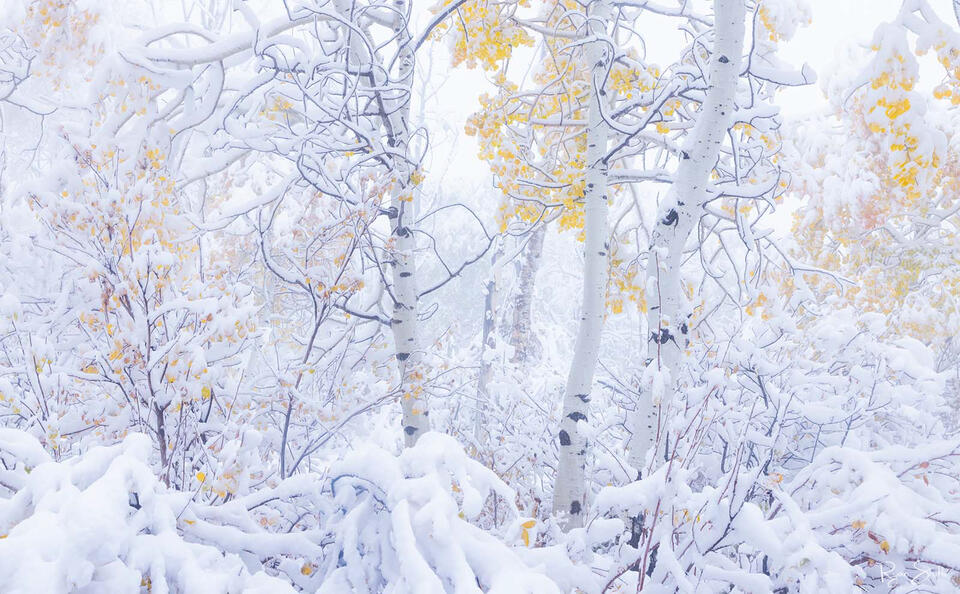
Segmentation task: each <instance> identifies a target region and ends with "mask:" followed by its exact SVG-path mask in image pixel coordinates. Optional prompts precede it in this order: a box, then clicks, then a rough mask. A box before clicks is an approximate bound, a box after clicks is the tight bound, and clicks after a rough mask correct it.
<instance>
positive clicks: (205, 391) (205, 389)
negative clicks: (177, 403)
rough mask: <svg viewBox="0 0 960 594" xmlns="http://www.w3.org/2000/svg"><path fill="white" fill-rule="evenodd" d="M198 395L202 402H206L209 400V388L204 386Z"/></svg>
mask: <svg viewBox="0 0 960 594" xmlns="http://www.w3.org/2000/svg"><path fill="white" fill-rule="evenodd" d="M200 395H201V396H203V399H204V400H207V399H208V398H210V386H204V387H203V388H202V389H201V390H200Z"/></svg>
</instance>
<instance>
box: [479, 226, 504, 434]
mask: <svg viewBox="0 0 960 594" xmlns="http://www.w3.org/2000/svg"><path fill="white" fill-rule="evenodd" d="M502 257H503V241H502V240H500V241H499V242H498V245H497V249H496V251H495V252H494V253H493V257H492V258H491V260H490V276H489V277H488V278H487V282H486V284H485V285H484V296H483V329H482V331H481V332H482V335H481V336H482V339H481V342H480V375H479V377H478V378H477V409H476V412H475V413H474V424H473V433H474V435H473V436H474V439H476V440H477V442H478V443H479V442H480V434H481V432H482V431H483V428H484V426H485V425H486V423H487V422H488V419H487V414H488V411H489V408H490V404H491V403H490V392H489V390H488V389H487V385H488V384H489V382H490V376H491V375H492V374H493V364H492V361H489V360H488V359H489V358H488V357H487V352H488V351H489V350H490V349H493V348H494V347H495V346H496V333H495V332H494V330H495V329H496V326H497V284H498V283H497V280H498V277H499V276H500V275H499V267H498V266H497V263H498V261H499V260H500V258H502Z"/></svg>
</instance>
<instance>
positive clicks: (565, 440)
mask: <svg viewBox="0 0 960 594" xmlns="http://www.w3.org/2000/svg"><path fill="white" fill-rule="evenodd" d="M560 445H562V446H568V445H570V434H569V433H567V432H566V431H564V430H562V429H561V430H560Z"/></svg>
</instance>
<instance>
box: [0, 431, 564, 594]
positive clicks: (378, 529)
mask: <svg viewBox="0 0 960 594" xmlns="http://www.w3.org/2000/svg"><path fill="white" fill-rule="evenodd" d="M150 454H151V444H150V441H149V439H148V438H147V437H146V436H143V435H131V436H129V437H127V438H126V439H125V440H124V441H123V442H122V443H120V444H118V445H115V446H111V447H97V448H93V449H91V450H89V451H87V452H86V453H84V454H83V455H80V456H77V457H73V458H69V459H67V460H64V461H61V462H55V461H53V460H52V459H51V458H50V456H49V455H48V454H47V453H46V452H45V451H44V449H43V448H42V446H41V445H40V444H39V442H37V441H36V440H35V439H34V438H33V437H31V436H29V435H28V434H26V433H24V432H22V431H19V430H15V429H0V456H2V460H3V463H4V470H0V485H2V487H3V489H2V490H0V535H2V538H0V559H2V560H3V562H2V563H0V591H2V592H90V593H93V592H138V591H140V590H141V588H147V589H149V591H150V592H153V593H156V592H197V593H204V594H208V593H213V592H250V593H253V592H270V593H274V592H292V591H296V590H297V589H302V590H304V591H308V592H313V591H318V592H329V593H337V592H371V593H378V592H392V593H395V594H400V593H408V592H409V593H418V594H419V593H426V592H436V593H438V594H439V593H442V592H464V593H473V592H477V593H479V592H494V593H496V592H501V593H511V594H514V593H524V592H527V593H531V594H534V593H536V594H540V593H543V594H547V593H555V592H560V591H561V589H560V587H558V586H557V584H556V583H555V582H554V580H553V579H551V577H548V576H547V575H546V573H545V570H544V569H543V568H537V567H531V566H529V565H528V563H527V562H525V560H524V559H529V558H530V557H524V556H522V555H520V554H518V549H521V548H524V547H523V544H522V543H523V541H524V540H527V541H529V535H528V536H527V538H526V539H525V538H523V536H522V534H523V533H524V531H528V530H530V529H531V528H532V521H531V520H530V519H527V518H521V517H519V515H518V513H517V511H516V507H515V504H514V498H515V495H514V492H513V491H512V490H511V489H510V488H509V487H508V486H507V485H506V484H505V483H504V482H502V481H501V480H500V479H499V478H498V477H497V476H496V475H495V474H494V473H493V472H491V471H490V470H488V469H487V468H485V467H484V466H482V465H481V464H480V463H478V462H476V461H474V460H472V459H471V458H470V457H469V456H467V455H466V453H465V452H464V451H463V449H462V448H461V447H460V445H459V444H458V443H457V442H456V441H455V440H453V439H452V438H450V437H447V436H444V435H440V434H434V433H431V434H427V435H425V436H424V437H422V438H421V439H420V441H419V443H418V444H417V446H416V447H414V448H410V449H406V450H404V451H403V452H402V453H401V454H400V455H399V456H394V455H392V454H390V453H388V452H386V451H385V450H382V449H380V448H376V447H373V446H367V447H362V448H360V449H358V450H357V451H354V452H350V453H348V454H346V455H345V456H344V457H343V458H342V459H341V460H339V461H337V462H335V463H334V464H332V466H331V467H330V468H329V469H328V471H327V472H326V473H325V474H324V475H318V474H301V475H297V476H294V477H291V478H289V479H286V480H284V481H281V482H279V483H277V484H275V485H272V486H264V487H263V488H261V489H259V490H256V491H253V492H251V493H249V494H247V495H245V496H242V497H237V498H234V499H231V500H229V501H228V502H226V503H224V504H222V505H209V504H206V503H203V502H201V501H198V498H197V497H196V493H195V492H182V491H176V490H174V489H170V488H168V487H166V486H165V485H163V483H162V482H161V481H160V480H158V478H157V476H156V475H155V473H154V471H153V470H152V469H151V467H150V465H149V463H148V461H149V457H150ZM490 497H496V498H498V505H499V506H501V507H504V508H506V509H507V510H508V513H507V516H508V517H509V518H510V520H509V522H507V523H506V524H505V525H504V528H503V529H502V530H498V531H493V530H491V531H486V530H484V529H482V528H480V527H479V526H478V525H477V524H475V523H474V520H476V519H477V518H478V517H479V516H480V515H481V513H482V512H483V510H484V508H485V507H486V506H487V503H488V501H489V498H490ZM507 543H514V544H515V545H516V546H512V545H510V544H507ZM537 558H538V559H542V560H544V562H545V563H547V564H549V565H552V566H553V567H557V566H558V564H559V565H562V564H563V560H562V559H558V558H557V557H556V555H553V558H552V559H551V557H550V555H540V556H538V557H537ZM268 573H270V574H272V575H267V574H268Z"/></svg>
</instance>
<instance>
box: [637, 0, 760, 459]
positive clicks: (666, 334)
mask: <svg viewBox="0 0 960 594" xmlns="http://www.w3.org/2000/svg"><path fill="white" fill-rule="evenodd" d="M713 6H714V15H715V17H714V18H715V23H714V47H713V55H712V56H711V58H710V68H709V74H708V75H709V81H708V88H707V91H706V100H705V101H704V103H703V105H702V106H701V108H700V110H699V111H698V117H697V121H696V123H695V124H694V127H693V129H692V130H691V132H690V135H689V136H687V138H686V140H685V141H684V144H683V150H682V153H681V160H680V164H679V165H678V167H677V171H676V174H675V178H674V182H673V185H672V186H671V187H670V191H669V192H668V193H667V196H666V197H665V199H664V201H663V203H662V204H661V205H660V209H659V212H658V213H657V222H656V225H655V226H654V228H653V232H652V236H651V245H650V252H649V255H648V257H647V268H646V274H645V279H646V282H645V285H644V286H645V290H646V293H647V303H648V304H649V310H648V313H647V327H648V328H649V332H650V334H649V337H648V340H649V349H650V350H649V357H650V363H648V365H649V366H654V367H655V369H656V370H657V371H658V372H659V373H657V374H650V373H647V374H645V377H654V385H653V386H652V387H650V386H646V387H645V389H644V390H643V392H642V394H641V397H640V402H639V403H638V407H637V413H636V415H635V416H634V420H633V423H632V425H633V426H632V427H631V429H632V431H633V437H632V439H631V444H630V455H629V462H630V464H631V465H632V466H634V467H635V468H641V467H643V466H644V465H645V463H646V457H647V453H648V452H649V451H650V449H651V448H652V447H653V446H654V444H656V443H657V442H658V441H660V440H661V437H662V433H663V429H664V422H663V420H664V416H665V413H666V412H667V411H668V410H669V407H670V404H671V402H672V401H673V396H674V391H675V389H676V383H677V380H678V375H679V374H678V371H679V369H678V368H679V363H680V357H681V355H682V353H683V351H684V350H685V349H686V346H687V342H688V338H687V337H688V333H689V328H688V326H687V318H688V314H689V312H690V309H689V303H688V301H687V297H686V295H685V294H684V292H683V287H682V283H681V280H682V277H681V270H680V267H681V263H682V260H683V254H684V248H685V246H686V243H687V240H688V239H689V237H690V234H691V233H692V232H693V230H694V228H695V227H696V226H697V224H698V222H699V220H700V216H701V213H702V212H703V205H704V203H705V200H706V198H707V192H706V189H707V186H708V185H709V183H710V173H711V172H712V171H713V168H714V166H715V165H716V162H717V158H718V156H719V153H720V147H721V145H722V144H723V139H724V137H725V136H726V134H727V130H728V128H729V127H730V122H731V121H732V117H733V112H734V109H735V104H734V99H735V95H736V90H737V81H738V80H739V78H740V68H741V62H742V53H743V36H744V14H745V12H744V5H743V0H714V3H713ZM648 371H652V370H649V369H648Z"/></svg>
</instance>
